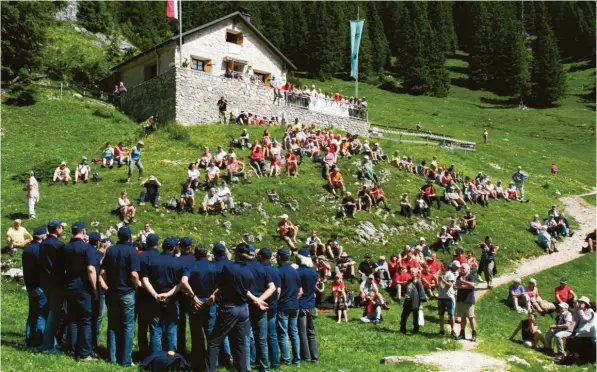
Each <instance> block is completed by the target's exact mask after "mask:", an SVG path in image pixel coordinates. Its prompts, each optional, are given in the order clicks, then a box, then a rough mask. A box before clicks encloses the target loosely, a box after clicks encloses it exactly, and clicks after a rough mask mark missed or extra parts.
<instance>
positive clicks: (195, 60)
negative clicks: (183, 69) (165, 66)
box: [191, 56, 211, 72]
mask: <svg viewBox="0 0 597 372" xmlns="http://www.w3.org/2000/svg"><path fill="white" fill-rule="evenodd" d="M191 69H193V70H197V71H205V72H208V71H211V59H206V58H201V57H195V56H191Z"/></svg>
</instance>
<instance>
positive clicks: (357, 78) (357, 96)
mask: <svg viewBox="0 0 597 372" xmlns="http://www.w3.org/2000/svg"><path fill="white" fill-rule="evenodd" d="M359 12H360V9H359V7H358V6H357V21H358V20H359ZM361 32H362V31H361ZM356 73H357V76H356V87H355V93H354V99H355V100H357V99H359V57H358V56H357V69H356Z"/></svg>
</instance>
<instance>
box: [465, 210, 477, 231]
mask: <svg viewBox="0 0 597 372" xmlns="http://www.w3.org/2000/svg"><path fill="white" fill-rule="evenodd" d="M476 227H477V216H476V215H475V214H474V213H473V212H471V211H466V215H465V216H464V218H463V219H462V229H463V231H464V233H465V234H468V235H470V234H472V233H473V230H475V228H476Z"/></svg>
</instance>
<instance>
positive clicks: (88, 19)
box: [77, 1, 114, 33]
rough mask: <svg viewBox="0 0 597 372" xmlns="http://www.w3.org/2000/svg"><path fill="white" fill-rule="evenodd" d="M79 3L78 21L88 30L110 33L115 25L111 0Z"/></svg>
mask: <svg viewBox="0 0 597 372" xmlns="http://www.w3.org/2000/svg"><path fill="white" fill-rule="evenodd" d="M77 5H78V11H77V21H78V22H79V23H80V24H81V26H83V27H85V28H86V29H87V30H88V31H91V32H101V33H108V32H109V31H110V30H111V29H112V28H113V27H114V23H113V19H112V14H113V13H112V12H111V11H110V3H109V2H104V1H80V2H77Z"/></svg>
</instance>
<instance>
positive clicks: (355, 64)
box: [350, 21, 365, 79]
mask: <svg viewBox="0 0 597 372" xmlns="http://www.w3.org/2000/svg"><path fill="white" fill-rule="evenodd" d="M364 22H365V21H350V76H351V77H353V78H355V79H357V78H358V76H359V46H360V45H361V32H363V23H364Z"/></svg>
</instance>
